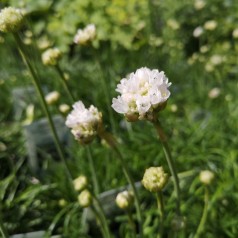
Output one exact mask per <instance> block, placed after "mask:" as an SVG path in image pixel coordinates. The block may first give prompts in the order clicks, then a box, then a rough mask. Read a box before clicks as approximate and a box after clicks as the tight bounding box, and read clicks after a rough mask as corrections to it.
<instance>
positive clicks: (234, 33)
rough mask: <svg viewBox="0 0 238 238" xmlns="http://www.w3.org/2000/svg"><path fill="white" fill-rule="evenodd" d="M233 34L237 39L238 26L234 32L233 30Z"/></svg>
mask: <svg viewBox="0 0 238 238" xmlns="http://www.w3.org/2000/svg"><path fill="white" fill-rule="evenodd" d="M232 36H233V38H235V39H238V28H236V29H235V30H234V31H233V32H232Z"/></svg>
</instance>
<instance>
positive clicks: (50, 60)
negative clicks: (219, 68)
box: [41, 48, 62, 66]
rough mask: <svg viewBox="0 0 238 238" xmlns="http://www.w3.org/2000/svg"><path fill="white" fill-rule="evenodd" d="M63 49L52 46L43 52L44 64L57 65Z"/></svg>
mask: <svg viewBox="0 0 238 238" xmlns="http://www.w3.org/2000/svg"><path fill="white" fill-rule="evenodd" d="M61 55H62V54H61V51H60V50H59V49H58V48H50V49H48V50H46V51H45V52H43V54H42V56H41V59H42V62H43V64H44V65H50V66H54V65H57V63H58V62H59V60H60V58H61Z"/></svg>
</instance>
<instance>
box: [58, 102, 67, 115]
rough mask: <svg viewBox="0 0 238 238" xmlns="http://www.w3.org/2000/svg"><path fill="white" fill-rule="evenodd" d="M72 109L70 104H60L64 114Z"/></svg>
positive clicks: (60, 109)
mask: <svg viewBox="0 0 238 238" xmlns="http://www.w3.org/2000/svg"><path fill="white" fill-rule="evenodd" d="M69 110H70V106H69V105H67V104H61V105H59V111H60V112H61V113H63V114H65V113H67V112H68V111H69Z"/></svg>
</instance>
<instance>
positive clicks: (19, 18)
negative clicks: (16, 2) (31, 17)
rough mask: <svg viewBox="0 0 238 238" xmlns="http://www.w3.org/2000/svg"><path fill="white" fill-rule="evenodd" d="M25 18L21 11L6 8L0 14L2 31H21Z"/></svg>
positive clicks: (0, 28) (0, 29)
mask: <svg viewBox="0 0 238 238" xmlns="http://www.w3.org/2000/svg"><path fill="white" fill-rule="evenodd" d="M23 20H24V16H23V14H22V12H21V10H20V9H16V8H13V7H6V8H4V9H2V10H1V12H0V31H2V32H16V31H18V30H19V29H20V27H21V25H22V23H23Z"/></svg>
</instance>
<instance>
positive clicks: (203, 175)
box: [199, 170, 215, 185]
mask: <svg viewBox="0 0 238 238" xmlns="http://www.w3.org/2000/svg"><path fill="white" fill-rule="evenodd" d="M214 177H215V175H214V173H213V172H211V171H210V170H203V171H201V172H200V174H199V179H200V181H201V182H202V183H203V184H205V185H209V184H211V182H212V180H213V179H214Z"/></svg>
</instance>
